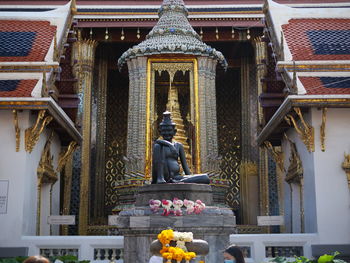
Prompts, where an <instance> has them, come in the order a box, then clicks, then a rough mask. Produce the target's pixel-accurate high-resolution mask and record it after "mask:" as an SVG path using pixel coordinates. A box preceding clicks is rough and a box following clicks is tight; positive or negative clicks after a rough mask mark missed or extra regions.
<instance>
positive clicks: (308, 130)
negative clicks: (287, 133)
mask: <svg viewBox="0 0 350 263" xmlns="http://www.w3.org/2000/svg"><path fill="white" fill-rule="evenodd" d="M294 111H295V112H296V113H297V115H298V116H299V119H300V121H301V126H299V125H298V124H297V121H296V120H295V118H294V117H293V116H292V115H291V114H288V115H287V116H285V117H284V119H285V120H286V121H287V123H288V124H289V125H292V124H293V126H294V128H295V131H296V132H297V133H298V134H299V137H300V139H301V140H302V141H303V143H304V144H305V146H306V148H307V150H308V151H309V152H310V153H311V152H314V151H315V137H314V128H313V127H312V126H311V125H309V124H308V123H306V122H305V120H304V118H303V115H302V113H301V110H300V108H299V107H295V108H294Z"/></svg>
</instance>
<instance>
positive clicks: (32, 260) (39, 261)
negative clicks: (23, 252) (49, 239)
mask: <svg viewBox="0 0 350 263" xmlns="http://www.w3.org/2000/svg"><path fill="white" fill-rule="evenodd" d="M23 263H50V260H48V259H47V258H46V257H43V256H31V257H29V258H27V259H26V260H24V261H23Z"/></svg>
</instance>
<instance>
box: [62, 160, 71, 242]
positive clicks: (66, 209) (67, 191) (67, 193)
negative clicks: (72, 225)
mask: <svg viewBox="0 0 350 263" xmlns="http://www.w3.org/2000/svg"><path fill="white" fill-rule="evenodd" d="M72 172H73V155H69V156H68V160H67V162H66V165H65V166H64V190H63V191H64V192H63V211H62V213H63V215H69V213H70V201H71V190H72ZM62 235H65V236H67V235H68V225H63V226H62Z"/></svg>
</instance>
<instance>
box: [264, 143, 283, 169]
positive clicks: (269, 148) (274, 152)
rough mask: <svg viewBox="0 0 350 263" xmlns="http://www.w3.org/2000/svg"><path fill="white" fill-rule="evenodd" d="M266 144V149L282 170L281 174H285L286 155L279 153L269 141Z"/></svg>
mask: <svg viewBox="0 0 350 263" xmlns="http://www.w3.org/2000/svg"><path fill="white" fill-rule="evenodd" d="M264 144H265V148H266V149H267V151H268V152H269V153H270V154H271V156H272V158H273V159H274V161H275V163H276V164H277V167H278V168H279V169H280V170H281V172H285V171H286V169H285V168H284V154H283V152H282V151H277V150H276V149H275V148H274V147H273V146H272V144H271V143H270V142H269V141H265V142H264Z"/></svg>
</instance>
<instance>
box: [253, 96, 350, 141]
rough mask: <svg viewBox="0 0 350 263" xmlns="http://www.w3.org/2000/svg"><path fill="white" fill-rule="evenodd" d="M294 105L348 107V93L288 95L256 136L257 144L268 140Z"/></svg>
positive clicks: (349, 100)
mask: <svg viewBox="0 0 350 263" xmlns="http://www.w3.org/2000/svg"><path fill="white" fill-rule="evenodd" d="M294 107H304V108H324V107H326V108H350V95H302V96H300V95H299V96H298V95H290V96H288V97H287V98H286V99H285V100H284V102H283V103H282V105H281V106H280V107H279V108H278V110H277V111H276V112H275V114H274V115H273V116H272V118H271V119H270V121H269V122H268V123H267V124H266V126H265V127H264V129H263V130H262V131H261V132H260V134H259V136H258V144H259V145H261V144H263V143H264V141H266V140H269V136H270V135H271V134H272V133H273V131H275V130H276V128H277V127H278V126H279V125H280V124H281V122H282V121H283V120H284V117H285V116H286V115H287V114H288V113H289V112H290V111H292V110H293V108H294Z"/></svg>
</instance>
